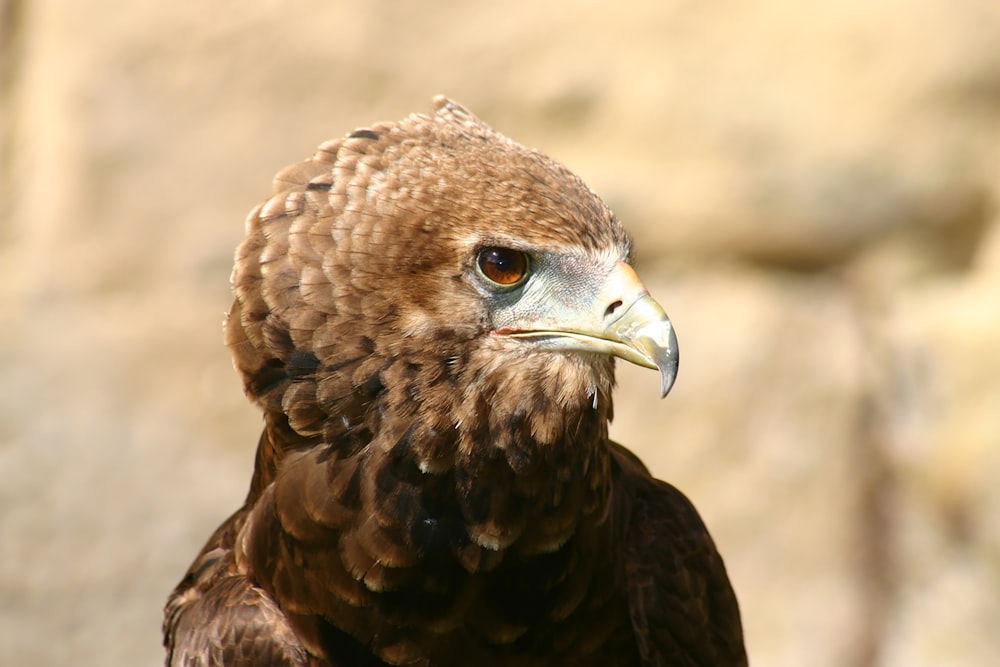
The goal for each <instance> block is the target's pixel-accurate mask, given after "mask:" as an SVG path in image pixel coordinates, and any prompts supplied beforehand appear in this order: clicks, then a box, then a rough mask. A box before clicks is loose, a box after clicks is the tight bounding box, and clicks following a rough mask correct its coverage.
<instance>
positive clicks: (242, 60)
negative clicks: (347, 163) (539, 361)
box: [0, 0, 1000, 667]
mask: <svg viewBox="0 0 1000 667" xmlns="http://www.w3.org/2000/svg"><path fill="white" fill-rule="evenodd" d="M0 12H2V14H0V663H2V664H4V665H12V666H13V665H18V666H29V667H34V666H41V665H64V664H73V665H76V666H78V667H90V666H94V667H98V666H100V667H105V666H107V665H143V666H153V665H158V664H161V663H162V659H163V653H162V649H161V648H160V630H159V627H160V618H161V611H160V610H161V607H162V605H163V602H164V600H165V598H166V596H167V594H168V592H169V591H170V589H171V588H172V587H173V585H174V584H175V583H176V581H177V580H178V579H179V578H180V576H181V575H182V574H183V572H184V571H185V569H186V568H187V566H188V564H189V562H190V561H191V559H192V558H193V556H194V554H195V553H196V551H197V550H198V549H199V548H200V546H201V544H202V542H203V541H204V540H205V539H206V538H207V537H208V535H209V533H210V532H211V530H212V529H213V528H214V527H215V526H216V525H217V524H218V523H219V522H220V521H221V520H222V519H223V518H224V517H225V516H227V515H228V514H229V513H230V512H231V511H232V510H233V509H235V508H236V507H237V506H238V504H239V503H240V501H241V499H242V497H243V494H244V492H245V489H246V486H247V484H248V481H249V477H250V472H251V467H252V455H253V451H254V446H255V444H256V438H257V434H258V430H259V427H260V418H259V416H258V415H257V414H256V412H255V410H254V409H252V408H251V407H250V406H249V405H248V404H247V402H246V401H245V399H244V397H243V395H242V392H241V388H240V382H239V380H238V378H237V377H236V374H235V373H234V371H233V370H232V367H231V364H230V358H229V353H228V351H227V350H226V349H225V347H224V346H223V344H222V331H221V323H222V319H223V313H224V311H225V310H226V309H227V308H228V307H229V303H230V293H229V287H228V277H229V271H230V267H231V261H232V253H233V250H234V248H235V246H236V244H237V243H238V242H239V241H240V240H241V238H242V235H243V224H242V220H243V217H244V216H245V215H246V213H247V212H248V211H249V210H250V208H251V207H252V206H253V205H254V204H256V203H257V202H258V201H260V200H261V199H263V198H264V197H265V196H267V195H268V194H269V192H270V179H271V177H272V175H273V174H274V173H275V172H276V171H277V170H278V169H279V168H281V167H283V166H284V165H286V164H289V163H291V162H295V161H298V160H300V159H302V158H304V157H306V156H308V155H311V154H312V152H313V150H314V147H315V146H316V145H317V144H318V143H319V142H320V141H322V140H324V139H327V138H334V137H338V136H341V135H343V134H345V133H346V132H348V131H350V130H352V129H354V128H355V127H359V126H363V125H366V124H369V123H372V122H375V121H378V120H391V119H398V118H400V117H402V116H404V115H406V114H408V113H410V112H414V111H420V112H428V111H429V110H430V101H431V97H432V95H434V94H435V93H445V94H447V95H449V96H452V97H454V98H455V99H457V100H458V101H460V102H462V103H463V104H465V105H467V106H468V107H470V108H471V109H472V110H473V111H475V112H476V113H477V114H478V115H480V116H481V117H482V118H483V119H484V120H486V121H487V122H489V123H490V124H492V125H493V126H494V127H495V128H497V129H498V130H500V131H502V132H504V133H505V134H507V135H509V136H511V137H513V138H515V139H516V140H518V141H520V142H521V143H524V144H527V145H529V146H533V147H537V148H539V149H541V150H542V151H544V152H546V153H548V154H550V155H552V156H553V157H555V158H557V159H559V160H561V161H563V162H564V163H566V164H567V165H568V166H569V167H570V168H571V169H573V170H574V171H576V172H577V173H579V174H580V175H581V176H583V178H584V179H585V180H586V181H587V182H588V183H589V184H590V185H591V187H593V188H594V189H595V190H597V191H598V192H599V193H601V194H602V195H603V196H604V197H605V199H606V200H607V201H608V202H609V203H610V205H611V206H612V208H614V209H615V210H616V211H617V212H618V214H619V216H620V217H621V218H622V219H623V221H624V222H625V224H626V225H627V226H628V227H629V228H630V230H631V231H632V232H633V234H634V237H635V240H636V247H637V255H638V257H637V263H638V269H639V273H640V274H641V275H642V276H643V278H644V279H645V281H646V283H647V285H649V286H650V289H651V291H652V292H653V293H654V295H656V296H657V297H658V300H659V301H660V302H661V303H662V304H663V305H664V306H665V308H666V309H667V311H668V312H669V313H670V315H671V317H672V319H673V320H674V322H675V325H676V327H677V329H678V331H679V336H680V342H681V348H682V356H683V362H682V365H681V373H680V377H679V381H678V383H677V385H676V387H675V389H674V392H673V393H671V395H670V396H669V397H668V398H667V399H666V400H664V401H660V400H658V398H657V387H658V379H657V377H656V375H655V373H652V372H649V371H644V370H643V369H638V368H631V367H629V368H626V367H625V366H626V365H624V364H620V371H619V377H620V384H621V387H620V391H619V393H618V397H617V402H616V408H617V410H616V413H617V414H616V421H615V424H614V433H615V435H616V437H617V438H619V439H620V440H622V441H623V442H625V443H626V444H628V445H630V446H631V447H633V448H634V449H635V450H637V451H638V452H639V453H640V454H641V455H642V456H643V457H644V458H645V459H646V460H647V461H648V462H649V463H650V464H651V466H652V467H653V468H654V470H655V472H656V473H657V474H658V475H659V476H660V477H662V478H664V479H667V480H669V481H671V482H673V483H674V484H675V485H677V486H679V487H680V488H681V489H683V490H684V491H685V492H686V493H687V494H688V495H689V496H690V497H691V498H692V499H693V500H694V502H695V504H696V505H697V506H698V507H699V508H700V509H701V511H702V513H703V514H704V516H705V519H706V521H707V523H708V525H709V527H710V529H711V530H712V532H713V534H714V536H715V538H716V541H717V542H718V545H719V547H720V550H721V551H722V553H723V555H724V556H725V558H726V561H727V564H728V567H729V570H730V574H731V577H732V580H733V583H734V585H735V587H736V590H737V592H738V595H739V597H740V601H741V604H742V609H743V615H744V623H745V627H746V636H747V643H748V647H749V650H750V655H751V661H752V663H753V664H754V665H758V666H763V665H768V666H771V665H773V666H778V667H785V666H788V667H791V666H800V665H810V666H814V667H824V666H830V667H834V666H836V667H876V666H885V667H890V666H891V667H902V666H907V667H910V666H923V665H927V666H931V665H934V666H942V665H943V666H950V665H955V666H966V665H988V664H989V665H992V664H996V660H997V656H1000V632H997V628H1000V168H998V167H1000V4H998V3H997V2H995V0H964V1H963V2H954V1H953V0H885V1H883V2H878V3H871V2H865V1H864V0H844V1H842V2H837V3H833V2H801V1H799V0H755V1H750V0H725V1H722V0H648V1H640V0H620V1H618V2H615V3H610V2H588V1H579V0H578V1H575V2H570V1H568V0H562V1H553V2H546V3H541V2H535V1H529V0H511V1H508V2H502V3H499V2H490V3H487V2H461V1H458V0H454V1H435V2H420V3H415V2H413V3H411V2H403V1H395V2H392V1H373V2H366V3H343V2H331V1H329V0H325V1H324V0H286V1H278V0H240V1H239V2H235V1H233V0H216V1H215V2H212V3H166V2H153V1H152V0H129V1H128V2H125V1H124V0H119V1H117V2H116V1H114V0H90V1H89V2H86V3H83V2H71V1H70V0H30V1H29V0H0Z"/></svg>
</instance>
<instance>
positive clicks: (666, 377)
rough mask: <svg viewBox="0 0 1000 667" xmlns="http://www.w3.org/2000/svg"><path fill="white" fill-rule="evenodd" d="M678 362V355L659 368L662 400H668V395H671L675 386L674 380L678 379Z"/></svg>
mask: <svg viewBox="0 0 1000 667" xmlns="http://www.w3.org/2000/svg"><path fill="white" fill-rule="evenodd" d="M677 362H678V358H677V355H674V356H672V357H671V358H670V360H669V361H667V362H666V363H664V364H663V365H662V366H660V367H659V371H660V398H666V396H667V394H669V393H670V389H671V388H672V387H673V386H674V380H676V379H677Z"/></svg>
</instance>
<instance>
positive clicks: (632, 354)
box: [503, 262, 680, 396]
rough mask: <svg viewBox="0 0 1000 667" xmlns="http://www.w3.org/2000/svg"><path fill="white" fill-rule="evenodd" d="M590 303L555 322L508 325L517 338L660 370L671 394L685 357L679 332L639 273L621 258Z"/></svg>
mask: <svg viewBox="0 0 1000 667" xmlns="http://www.w3.org/2000/svg"><path fill="white" fill-rule="evenodd" d="M595 292H596V293H593V294H590V295H589V297H588V299H587V303H578V304H574V307H573V308H572V309H571V312H565V311H564V312H563V316H562V317H559V318H558V322H557V323H555V322H554V323H553V324H556V326H551V327H549V326H545V327H544V328H539V329H532V330H508V331H505V332H503V333H505V334H506V335H509V336H513V337H518V338H536V339H538V344H539V345H540V346H541V347H543V348H545V349H551V350H574V351H578V352H596V353H599V354H608V355H612V356H615V357H619V358H621V359H624V360H625V361H630V362H632V363H633V364H637V365H639V366H645V367H646V368H655V369H657V370H659V371H660V389H661V395H662V396H666V395H667V392H669V391H670V388H671V387H672V386H673V384H674V379H675V378H676V377H677V364H678V361H679V359H680V357H679V354H678V350H677V336H676V335H675V334H674V328H673V325H671V324H670V319H669V318H667V314H666V313H665V312H663V308H661V307H660V304H658V303H657V302H656V301H655V300H654V299H653V297H651V296H650V295H649V291H648V290H647V289H646V287H645V286H644V285H643V284H642V281H641V280H639V276H637V275H636V273H635V271H634V270H633V269H632V267H631V266H629V265H628V264H626V263H625V262H618V263H617V264H616V265H615V267H614V268H613V269H612V271H611V273H609V274H608V275H607V276H606V278H605V280H604V281H603V282H602V283H601V285H600V287H599V288H598V289H597V290H596V291H595Z"/></svg>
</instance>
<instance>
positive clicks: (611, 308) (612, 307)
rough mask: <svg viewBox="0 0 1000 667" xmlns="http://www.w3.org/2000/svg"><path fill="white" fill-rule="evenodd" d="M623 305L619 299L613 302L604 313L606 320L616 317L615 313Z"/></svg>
mask: <svg viewBox="0 0 1000 667" xmlns="http://www.w3.org/2000/svg"><path fill="white" fill-rule="evenodd" d="M621 305H622V300H621V299H618V300H617V301H613V302H612V303H611V305H609V306H608V308H607V310H605V311H604V319H607V318H609V317H611V316H612V315H614V313H615V311H616V310H618V309H619V308H621Z"/></svg>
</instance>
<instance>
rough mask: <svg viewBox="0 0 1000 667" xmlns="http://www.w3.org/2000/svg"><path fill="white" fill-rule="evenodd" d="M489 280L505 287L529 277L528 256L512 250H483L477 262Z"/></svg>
mask: <svg viewBox="0 0 1000 667" xmlns="http://www.w3.org/2000/svg"><path fill="white" fill-rule="evenodd" d="M476 261H477V262H478V264H479V270H480V271H481V272H482V274H483V275H484V276H486V278H487V279H489V280H491V281H493V282H495V283H496V284H498V285H503V286H504V287H510V286H512V285H516V284H517V283H519V282H521V281H522V280H524V277H525V276H526V275H528V256H527V255H525V254H524V253H523V252H521V251H520V250H512V249H510V248H483V249H482V250H480V251H479V257H478V258H477V260H476Z"/></svg>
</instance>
